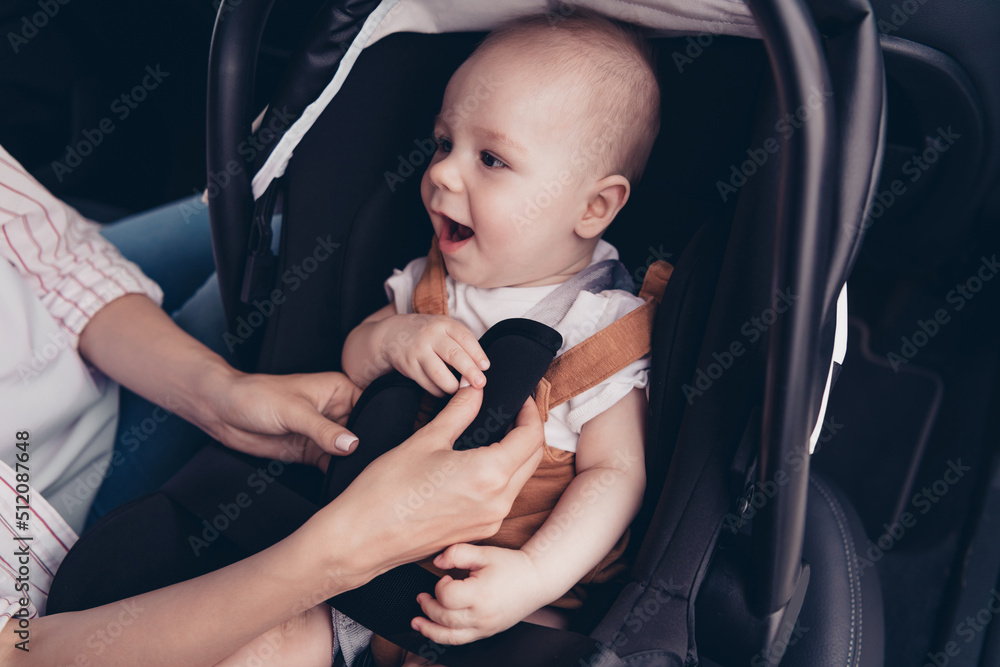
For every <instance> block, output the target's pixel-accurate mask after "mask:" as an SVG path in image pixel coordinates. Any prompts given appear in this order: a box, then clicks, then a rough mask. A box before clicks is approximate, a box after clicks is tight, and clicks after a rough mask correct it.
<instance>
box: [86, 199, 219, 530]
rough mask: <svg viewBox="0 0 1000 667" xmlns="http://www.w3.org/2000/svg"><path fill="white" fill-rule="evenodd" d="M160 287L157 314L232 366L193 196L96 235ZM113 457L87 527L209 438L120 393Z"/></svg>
mask: <svg viewBox="0 0 1000 667" xmlns="http://www.w3.org/2000/svg"><path fill="white" fill-rule="evenodd" d="M101 233H102V234H103V235H104V236H105V237H106V238H107V239H108V240H109V241H111V242H112V243H113V244H115V246H117V247H118V249H119V250H120V251H121V253H122V255H124V256H125V257H126V258H128V259H129V260H131V261H133V262H135V263H136V264H138V265H139V267H140V268H141V269H142V270H143V272H144V273H145V274H146V275H147V276H149V277H150V278H152V279H153V280H155V281H156V282H157V283H159V285H160V287H161V288H162V289H163V308H164V310H166V311H167V312H168V313H171V314H172V317H173V319H174V321H175V322H176V323H177V324H178V325H179V326H180V327H181V328H182V329H183V330H184V331H186V332H188V333H189V334H191V335H192V336H193V337H194V338H196V339H197V340H199V341H201V342H202V343H204V344H205V345H206V346H208V347H209V348H211V349H212V350H214V351H215V352H218V353H219V354H220V355H222V356H223V358H225V359H227V361H230V363H232V361H233V359H232V355H231V354H230V353H229V351H228V350H227V349H226V346H225V345H224V344H223V340H222V335H223V333H224V332H225V330H226V321H225V315H224V314H223V310H222V300H221V297H220V295H219V283H218V280H217V279H216V276H215V263H214V261H213V258H212V235H211V228H210V226H209V221H208V207H207V206H205V205H204V204H202V203H201V201H200V198H199V197H197V196H195V197H191V198H189V199H182V200H179V201H177V202H174V203H172V204H167V205H165V206H162V207H160V208H158V209H154V210H152V211H148V212H146V213H141V214H139V215H135V216H132V217H129V218H125V219H124V220H120V221H118V222H115V223H113V224H111V225H108V226H107V227H106V228H105V229H104V230H103V231H102V232H101ZM119 404H120V412H119V415H118V432H117V433H116V435H115V453H114V455H113V457H112V460H111V466H110V467H109V468H108V473H107V476H106V477H105V480H104V483H103V484H102V485H101V488H100V489H99V490H98V492H97V496H96V498H95V499H94V504H93V506H92V508H91V511H90V516H89V517H88V520H87V525H88V526H89V525H90V524H92V523H93V522H94V521H96V520H97V519H99V518H100V517H101V516H103V515H104V514H106V513H108V512H109V511H110V510H112V509H114V508H115V507H118V506H119V505H122V504H124V503H126V502H128V501H130V500H133V499H135V498H138V497H140V496H142V495H145V494H147V493H152V492H153V491H155V490H156V489H157V488H159V487H160V486H161V485H162V484H163V483H164V482H166V481H167V480H168V479H170V477H171V476H172V475H173V474H174V473H175V472H177V471H178V470H179V469H180V468H181V467H182V466H183V465H184V464H185V463H186V462H187V461H188V460H190V458H191V457H192V456H193V455H194V454H195V452H197V451H198V449H200V448H201V447H202V446H204V445H205V444H206V443H207V442H208V436H207V435H205V434H204V433H203V432H202V431H201V430H199V429H198V428H197V427H195V426H193V425H191V424H189V423H188V422H186V421H184V420H183V419H181V418H180V417H177V416H175V415H172V414H170V413H168V412H167V411H166V410H164V409H163V408H161V407H159V406H157V405H154V404H153V403H150V402H149V401H147V400H146V399H144V398H142V397H141V396H139V395H137V394H134V393H133V392H131V391H129V390H128V389H126V388H124V387H122V388H121V396H120V399H119Z"/></svg>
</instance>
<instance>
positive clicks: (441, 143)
mask: <svg viewBox="0 0 1000 667" xmlns="http://www.w3.org/2000/svg"><path fill="white" fill-rule="evenodd" d="M434 141H436V142H437V147H438V150H439V151H441V152H442V153H450V152H451V139H445V138H444V137H438V138H437V139H435V140H434Z"/></svg>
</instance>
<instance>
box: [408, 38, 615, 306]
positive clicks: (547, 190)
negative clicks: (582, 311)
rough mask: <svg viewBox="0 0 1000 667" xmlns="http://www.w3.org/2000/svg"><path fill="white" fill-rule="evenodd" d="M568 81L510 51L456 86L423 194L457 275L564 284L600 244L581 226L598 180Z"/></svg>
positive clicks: (478, 61)
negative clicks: (591, 187) (586, 236)
mask: <svg viewBox="0 0 1000 667" xmlns="http://www.w3.org/2000/svg"><path fill="white" fill-rule="evenodd" d="M565 83H566V85H560V82H559V81H558V80H555V79H554V78H553V77H552V76H546V75H545V74H544V73H538V72H535V71H533V70H532V69H531V68H529V67H526V66H525V63H524V62H523V60H521V59H519V58H518V56H517V55H511V54H507V53H505V52H503V51H502V50H501V51H500V52H499V53H495V54H492V55H489V56H485V57H483V56H479V57H474V58H473V59H472V60H469V61H467V62H466V63H465V64H464V65H462V67H460V68H459V70H458V71H457V72H455V74H454V75H453V76H452V78H451V81H450V82H449V83H448V87H447V89H446V91H445V95H444V101H443V103H442V108H441V113H440V114H439V116H438V118H437V119H436V122H435V125H434V136H435V139H436V141H437V143H438V149H437V152H435V154H434V156H433V157H432V159H431V163H430V166H429V167H428V168H427V171H426V172H425V173H424V176H423V180H422V181H421V186H420V194H421V197H422V199H423V202H424V206H425V207H426V209H427V213H428V214H429V215H430V218H431V222H432V224H433V225H434V233H435V234H436V235H437V237H438V243H439V246H440V248H441V252H442V253H443V255H444V259H445V264H446V265H447V268H448V272H449V273H450V274H451V276H452V277H453V278H455V279H456V280H459V281H461V282H465V283H468V284H471V285H475V286H477V287H507V286H530V285H545V284H554V283H559V282H562V281H563V280H565V279H566V278H567V277H568V276H570V275H572V274H573V273H576V272H577V271H579V270H581V269H583V268H585V267H586V266H587V264H588V263H589V261H590V256H591V252H592V248H593V242H592V241H587V240H586V239H583V238H581V237H580V236H579V235H578V234H577V233H576V231H575V227H576V225H577V224H578V223H579V220H580V218H581V217H582V216H583V215H584V213H585V211H586V210H587V201H588V195H587V192H588V186H589V185H591V183H592V182H593V181H594V180H596V179H592V178H590V177H589V174H590V172H591V170H590V169H589V166H590V165H589V164H588V160H587V158H586V157H585V154H584V152H583V150H582V149H583V147H581V146H579V143H580V142H579V140H578V139H577V136H578V134H580V133H579V132H578V131H577V130H576V128H577V127H579V123H581V121H582V118H581V117H580V113H579V111H578V109H579V107H580V106H581V105H580V99H581V96H580V94H579V91H577V90H575V89H574V87H573V85H572V83H571V82H565Z"/></svg>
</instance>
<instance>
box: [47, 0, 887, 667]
mask: <svg viewBox="0 0 1000 667" xmlns="http://www.w3.org/2000/svg"><path fill="white" fill-rule="evenodd" d="M272 2H273V0H241V1H238V2H233V3H230V2H229V0H224V2H223V3H222V5H221V7H220V11H219V16H218V19H217V22H216V30H215V34H214V36H213V44H212V55H211V64H210V74H209V76H210V79H209V110H208V111H209V128H208V129H209V155H208V157H209V170H210V178H212V176H213V175H221V174H223V173H225V174H226V175H227V176H228V184H226V185H225V186H221V185H219V183H220V181H219V179H218V178H213V179H212V181H213V182H214V183H216V184H217V186H218V187H217V188H216V191H215V192H214V194H213V196H212V197H211V199H210V204H209V205H210V212H211V216H212V224H213V235H214V241H215V252H216V262H217V267H218V271H219V279H220V285H221V287H222V295H223V299H224V304H225V308H226V313H227V317H228V318H229V322H230V325H231V330H230V332H229V333H228V334H227V336H226V340H227V343H228V344H229V345H230V346H231V347H232V348H233V349H234V350H237V351H238V352H239V353H240V354H241V356H242V359H243V364H244V366H245V367H246V368H247V369H255V370H259V371H267V372H300V371H319V370H331V369H336V368H337V367H338V358H339V350H340V347H341V344H342V342H343V338H344V336H345V335H346V333H347V332H348V331H350V329H351V328H352V327H353V326H354V325H355V324H357V323H358V322H359V321H360V320H361V319H362V318H363V317H364V316H365V315H367V314H368V313H370V312H372V311H374V310H375V309H376V308H377V307H378V306H380V305H381V304H382V303H384V301H383V298H384V297H383V295H382V294H381V287H380V286H381V282H382V280H383V279H384V278H385V277H386V276H387V275H388V274H389V272H390V270H391V269H392V267H394V266H401V265H402V264H403V263H404V262H405V261H407V260H409V259H412V258H413V257H415V256H417V255H419V254H423V253H424V252H426V250H427V241H428V238H429V229H428V226H427V224H426V221H425V220H424V215H423V212H422V210H421V206H420V203H419V202H420V200H419V196H418V193H417V185H418V182H419V178H418V174H419V172H420V170H421V167H422V165H423V164H424V163H425V162H426V160H427V159H428V157H429V148H427V145H428V136H429V134H430V129H431V119H432V118H433V116H434V114H435V113H436V112H437V110H438V105H439V103H440V99H441V96H442V93H443V89H444V85H445V83H446V82H447V80H448V77H449V76H450V74H451V72H452V71H454V69H455V68H456V67H457V66H458V64H459V63H461V62H462V60H463V59H464V58H465V57H466V56H467V55H468V54H469V53H470V52H471V50H472V49H473V48H474V47H475V45H476V43H477V41H478V40H479V39H480V38H481V37H482V35H483V32H484V31H487V30H489V29H490V28H491V27H493V26H495V25H497V24H498V23H499V22H500V21H502V20H503V19H504V18H506V17H508V16H511V15H514V14H521V13H527V12H530V11H543V10H544V11H548V12H549V15H550V16H551V17H552V20H553V21H558V20H559V19H560V17H561V16H563V15H565V14H566V13H571V12H572V11H574V6H575V5H569V4H563V3H560V4H551V3H550V4H549V5H546V4H544V3H542V2H537V1H535V0H522V1H520V2H518V3H516V6H514V3H507V4H506V5H504V6H500V3H495V2H494V3H485V2H482V3H481V2H471V1H465V2H461V3H459V2H454V3H449V2H443V1H442V0H438V1H434V0H403V1H399V0H382V1H381V2H379V1H376V0H367V1H351V0H340V1H338V2H330V3H328V4H327V5H326V6H324V8H323V9H322V10H321V11H320V12H319V14H318V15H317V16H316V18H315V19H314V21H313V23H312V25H311V26H310V28H309V32H308V34H307V36H306V38H305V40H304V42H303V45H302V47H301V49H300V51H299V52H298V54H297V55H296V56H295V57H294V58H293V63H292V66H291V67H290V69H289V72H288V74H287V76H286V78H285V80H284V83H283V84H282V86H281V87H280V89H279V90H278V91H277V92H276V93H275V94H274V95H273V96H272V98H271V103H270V106H269V109H268V112H267V113H266V114H265V116H264V119H263V124H262V126H261V129H260V130H259V131H258V132H257V134H256V137H255V141H254V142H253V143H252V144H248V143H247V139H248V137H249V135H250V120H251V117H252V115H253V113H252V110H251V105H250V100H252V98H253V74H254V63H255V61H256V53H257V49H258V47H259V44H260V37H261V33H262V31H263V28H264V25H265V23H266V19H267V15H268V12H269V10H270V7H271V4H272ZM580 4H581V5H588V6H593V7H594V8H596V9H598V10H600V11H603V12H604V13H606V14H609V15H611V16H614V17H616V18H619V19H622V20H625V21H629V22H632V23H636V24H639V25H642V26H645V27H647V28H648V29H650V31H651V32H652V33H653V34H654V35H655V37H656V42H657V44H658V46H659V51H660V56H659V65H660V71H661V78H662V88H663V105H662V107H663V114H664V117H663V122H662V128H663V129H662V130H661V133H660V138H659V140H658V142H657V145H656V146H655V147H654V152H653V156H652V158H651V161H650V164H649V167H648V169H647V173H646V175H645V177H644V181H643V182H642V183H640V184H639V185H638V186H637V187H636V189H635V193H634V197H633V200H632V202H630V203H629V205H628V206H627V207H626V209H625V211H623V214H622V216H620V219H619V220H617V221H616V222H615V223H614V224H613V225H612V228H611V229H610V230H609V232H608V237H609V239H610V240H611V241H612V242H613V243H615V244H616V245H617V246H618V247H619V249H620V251H621V254H622V258H623V260H624V261H625V263H626V265H628V266H630V267H632V268H633V269H634V271H635V274H636V277H637V278H641V274H642V272H643V271H644V269H645V267H646V266H648V265H649V264H650V263H651V262H652V261H654V260H656V259H662V258H665V257H669V256H671V255H675V256H676V258H674V259H672V261H674V263H675V264H676V268H675V271H674V274H673V276H672V277H671V280H670V282H669V283H668V285H667V289H666V291H665V293H664V295H663V301H662V303H661V305H660V307H659V310H658V312H657V316H656V322H655V328H654V332H653V362H652V370H651V374H650V409H651V414H650V419H649V427H648V433H647V461H646V463H647V479H648V483H647V493H646V498H645V502H644V505H643V509H642V511H641V512H640V515H639V517H638V518H637V519H636V522H635V524H634V526H633V534H634V536H635V537H634V539H633V541H632V545H633V549H632V557H633V562H634V564H633V567H632V571H631V573H630V576H629V579H628V581H627V582H626V583H625V584H624V585H623V586H617V587H613V588H609V589H607V590H606V591H605V595H604V596H603V597H604V599H601V597H602V596H600V595H598V596H595V598H594V599H593V600H591V601H590V603H589V605H588V606H587V607H585V609H584V610H583V613H581V614H580V615H579V616H578V617H577V618H575V619H574V621H573V626H572V627H571V629H570V630H568V631H560V630H551V629H538V630H537V631H536V630H535V629H534V628H535V627H536V626H528V625H527V624H518V626H515V628H512V629H511V630H509V631H507V632H504V633H501V634H499V635H497V636H495V637H492V638H490V639H487V640H484V641H482V642H476V643H474V644H471V645H468V646H464V647H448V648H447V649H446V650H444V651H443V652H440V653H436V654H435V658H436V659H437V661H438V662H439V663H441V664H444V665H452V666H459V665H494V664H495V665H500V664H512V663H513V664H519V665H542V664H545V665H559V664H565V665H578V664H587V665H623V664H628V665H695V664H703V665H726V666H728V665H744V664H748V663H749V664H752V665H775V664H778V662H779V661H780V662H781V664H783V665H811V666H820V667H822V666H825V665H831V666H832V665H844V664H847V665H879V664H881V662H882V625H881V613H882V612H881V598H880V596H879V590H878V579H877V576H876V574H875V572H874V571H873V570H868V571H866V572H865V576H864V577H862V576H861V572H860V571H859V569H858V566H857V562H856V560H855V556H854V542H855V540H863V532H862V530H861V528H860V523H859V521H858V520H857V517H856V515H855V514H854V512H853V510H852V509H851V508H850V505H849V503H848V502H847V501H846V500H844V499H843V498H842V497H841V496H840V495H839V492H838V491H837V490H836V489H834V488H833V487H832V486H831V485H829V484H828V483H826V482H824V481H822V480H820V479H818V478H816V477H814V476H810V475H809V465H808V462H809V447H810V443H812V444H815V442H816V441H817V439H818V437H819V435H820V429H821V426H822V423H823V413H824V411H825V404H826V396H827V394H828V392H829V387H830V385H831V383H832V382H833V380H834V378H835V374H836V373H835V371H836V369H837V366H838V364H837V361H838V360H840V359H842V358H843V350H844V345H845V340H844V330H845V329H844V326H843V325H844V324H845V323H844V319H845V318H844V316H845V314H846V313H845V311H846V291H845V290H844V287H845V281H846V276H847V274H848V271H849V269H850V267H851V264H852V262H853V260H854V257H855V255H856V253H857V249H858V245H859V244H860V241H861V232H862V229H863V227H862V225H860V224H859V222H860V219H861V215H862V212H863V211H864V210H866V208H867V205H868V203H869V202H870V200H871V196H872V192H873V184H874V183H875V180H876V176H877V165H878V164H879V162H880V157H881V147H882V145H883V136H882V134H883V119H884V109H883V79H882V69H881V59H880V58H881V56H880V51H879V46H878V40H877V38H876V31H875V26H874V22H873V18H872V15H871V11H870V8H869V7H868V6H867V5H866V4H865V3H864V2H861V1H860V0H838V1H837V2H832V1H823V2H819V1H816V2H812V3H810V4H809V7H806V6H805V5H804V4H803V3H801V2H796V1H795V0H751V1H750V2H748V4H747V5H746V6H745V5H743V4H741V3H739V2H729V1H723V0H718V1H717V2H713V3H701V2H699V3H691V2H683V1H681V0H673V1H670V2H658V3H647V4H645V5H641V6H640V5H637V4H633V3H614V2H596V1H593V2H584V3H580ZM761 44H763V47H764V48H763V49H762V48H761ZM765 49H766V54H765ZM767 64H770V67H769V68H768V67H765V65H767ZM248 145H253V146H254V147H255V150H254V153H255V155H254V159H255V160H256V162H255V163H254V165H253V169H252V170H249V169H247V168H246V167H247V165H246V163H245V161H244V158H245V157H246V149H247V146H248ZM257 147H262V148H263V149H262V150H258V149H257ZM748 147H749V148H748ZM279 200H280V201H281V202H282V204H281V206H282V208H281V211H282V216H281V224H280V231H279V233H278V237H277V239H272V237H271V235H272V225H271V223H272V218H273V217H274V216H273V213H274V211H275V208H276V205H277V202H278V201H279ZM275 240H276V243H275V242H273V241H275ZM273 248H276V249H277V254H274V252H273ZM210 467H211V466H210V465H206V466H202V468H203V469H206V472H208V473H210V472H211V471H210V470H207V469H208V468H210ZM244 479H245V477H244ZM188 482H190V480H188ZM211 486H212V484H210V483H207V484H204V485H201V486H199V485H191V484H189V487H191V488H192V489H194V490H195V492H197V489H199V488H208V487H211ZM276 486H277V485H276ZM269 495H271V494H269ZM291 496H293V498H292V499H290V500H289V501H288V502H289V503H294V502H296V501H295V500H294V494H291ZM258 504H259V503H258ZM209 506H210V507H211V503H209ZM255 506H256V505H255ZM165 511H166V510H165ZM166 512H167V514H169V513H170V512H169V511H166ZM119 516H120V517H122V520H123V521H124V520H125V517H127V515H126V514H124V513H123V514H121V515H119ZM285 516H287V514H284V515H283V514H282V513H276V514H274V515H273V520H271V521H267V520H257V521H254V522H251V523H252V524H253V529H254V531H266V530H268V529H269V525H270V524H274V523H277V524H280V526H279V527H278V528H276V531H278V532H280V531H285V532H287V531H288V530H290V529H289V527H288V526H287V525H286V522H285V520H284V519H285ZM146 523H147V524H154V523H155V522H153V521H148V522H146ZM195 524H196V525H197V522H195ZM242 525H247V526H249V525H250V523H248V522H246V521H244V522H243V524H242ZM278 537H280V535H277V536H275V539H277V538H278ZM236 556H237V553H236V551H233V552H232V553H228V554H227V556H226V557H227V558H229V557H236ZM222 560H224V559H222ZM67 561H69V559H67ZM57 597H58V596H57V591H56V590H55V587H54V589H53V594H52V598H50V600H55V599H56V598H57ZM53 604H55V602H53ZM553 647H556V648H557V649H558V650H555V649H554V648H553Z"/></svg>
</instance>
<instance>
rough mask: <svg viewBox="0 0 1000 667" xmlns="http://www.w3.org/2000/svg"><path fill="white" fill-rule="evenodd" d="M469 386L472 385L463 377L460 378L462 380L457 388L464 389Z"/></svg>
mask: <svg viewBox="0 0 1000 667" xmlns="http://www.w3.org/2000/svg"><path fill="white" fill-rule="evenodd" d="M471 386H472V384H471V383H470V382H469V381H468V380H466V379H465V378H462V381H461V382H459V383H458V388H459V389H464V388H466V387H471Z"/></svg>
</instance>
